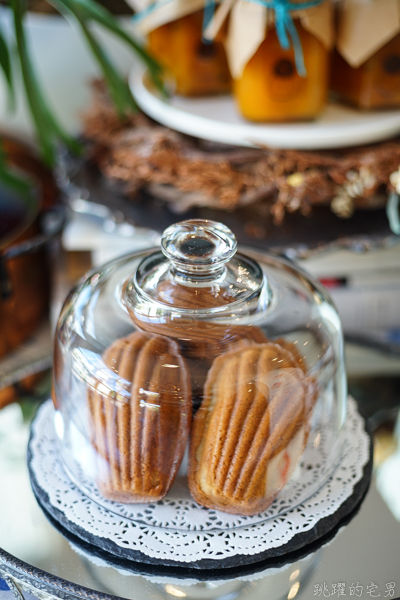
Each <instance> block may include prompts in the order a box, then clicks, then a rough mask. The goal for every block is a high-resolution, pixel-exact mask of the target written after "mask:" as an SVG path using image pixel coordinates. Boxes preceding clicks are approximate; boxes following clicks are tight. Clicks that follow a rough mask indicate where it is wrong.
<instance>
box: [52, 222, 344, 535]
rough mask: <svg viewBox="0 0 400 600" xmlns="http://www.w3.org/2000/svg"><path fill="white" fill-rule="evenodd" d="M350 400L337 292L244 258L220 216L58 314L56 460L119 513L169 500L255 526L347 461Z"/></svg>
mask: <svg viewBox="0 0 400 600" xmlns="http://www.w3.org/2000/svg"><path fill="white" fill-rule="evenodd" d="M346 397H347V394H346V379H345V371H344V362H343V339H342V332H341V326H340V321H339V318H338V315H337V312H336V309H335V307H334V306H333V304H332V301H331V300H330V298H329V296H328V295H327V292H326V291H325V290H324V289H323V288H322V287H321V286H320V285H319V284H318V283H317V282H315V281H314V280H312V279H311V278H310V277H309V276H308V275H307V274H306V273H305V272H303V271H302V270H301V269H299V268H298V267H296V266H294V265H293V264H291V263H290V262H288V261H287V260H284V259H281V258H277V257H275V256H269V255H267V254H264V253H262V252H255V251H254V252H253V251H251V252H250V251H249V252H247V253H246V254H244V253H239V252H237V253H236V241H235V238H234V236H233V234H232V233H231V231H230V230H229V229H228V228H226V227H225V226H224V225H222V224H219V223H215V222H213V221H205V220H191V221H184V222H182V223H178V224H176V225H173V226H171V227H169V228H168V229H167V230H166V231H165V232H164V235H163V238H162V247H161V250H158V249H156V250H153V251H144V252H137V253H134V254H131V255H128V256H124V257H122V258H120V259H117V260H114V261H113V262H110V263H108V264H106V265H105V266H104V267H102V268H100V269H98V270H95V271H92V272H91V273H90V274H89V276H88V277H87V279H85V280H84V281H82V282H81V283H80V284H79V285H78V286H77V287H76V289H75V290H73V291H72V292H71V294H70V296H69V297H68V298H67V300H66V302H65V305H64V307H63V309H62V312H61V315H60V319H59V323H58V327H57V332H56V338H55V356H54V385H53V399H54V403H55V407H56V430H57V433H58V436H59V442H60V444H59V446H60V455H61V458H62V460H63V463H64V465H65V468H66V470H67V472H68V473H69V475H70V477H71V478H72V479H73V481H74V482H75V483H76V484H77V485H78V486H79V487H80V488H81V489H82V490H83V491H84V492H85V493H86V494H87V495H89V496H91V497H93V498H94V499H95V500H96V501H97V502H100V503H101V502H102V499H104V498H105V499H108V500H110V499H111V500H115V501H116V504H115V506H114V509H113V510H115V511H116V512H117V513H118V512H119V511H122V514H124V516H125V517H126V512H127V511H126V506H124V504H121V503H125V504H126V503H146V502H152V503H154V502H155V501H158V500H160V499H162V498H164V499H165V500H164V501H166V500H167V499H168V497H171V496H170V495H171V494H172V498H174V502H175V503H176V501H177V498H178V497H179V496H180V495H182V494H183V496H185V497H188V498H190V495H189V493H190V494H191V497H192V498H193V499H194V501H195V502H196V503H197V504H198V505H200V506H203V507H207V508H210V509H216V510H220V511H223V512H226V513H231V514H235V515H236V514H238V515H251V516H254V515H257V518H258V517H259V519H261V520H264V519H266V518H268V515H267V514H266V513H265V512H263V511H265V510H266V509H267V508H268V507H269V506H270V504H271V502H272V501H273V500H274V499H275V498H276V497H277V496H278V494H279V492H280V491H281V490H282V489H283V488H286V489H289V490H291V489H292V488H291V487H290V486H294V487H293V490H295V492H293V493H294V499H293V502H294V505H296V504H298V503H300V502H303V501H304V500H305V499H306V498H308V497H310V495H311V494H312V493H314V492H315V491H316V490H317V489H319V488H320V487H321V486H322V485H323V484H324V482H325V481H326V479H327V478H328V477H329V476H330V474H331V473H332V471H333V469H334V468H335V466H336V465H337V463H338V460H339V457H340V451H341V430H342V427H343V424H344V421H345V417H346ZM186 453H187V456H186V458H187V459H188V460H186V458H185V460H183V459H184V456H185V454H186ZM310 461H311V462H313V464H315V465H317V467H318V468H317V470H315V472H314V471H313V472H312V476H311V475H310V468H311V467H310ZM178 471H179V476H178ZM302 478H303V479H304V478H305V479H306V480H307V483H306V485H301V486H299V485H298V482H299V481H300V480H302ZM178 480H179V485H178V483H177V481H178ZM288 486H289V487H288ZM296 486H297V487H296ZM279 510H280V509H279ZM279 510H278V513H279ZM281 510H282V511H285V510H287V505H286V506H285V505H282V506H281ZM215 527H217V528H218V522H216V525H215Z"/></svg>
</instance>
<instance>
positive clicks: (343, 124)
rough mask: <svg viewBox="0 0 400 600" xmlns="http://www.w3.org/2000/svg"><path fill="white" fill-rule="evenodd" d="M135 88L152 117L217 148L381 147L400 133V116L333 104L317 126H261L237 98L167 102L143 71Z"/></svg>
mask: <svg viewBox="0 0 400 600" xmlns="http://www.w3.org/2000/svg"><path fill="white" fill-rule="evenodd" d="M129 84H130V88H131V92H132V94H133V96H134V98H135V100H136V102H137V103H138V105H139V107H140V108H141V109H142V110H143V112H145V113H146V114H147V115H148V116H149V117H151V118H153V119H154V120H156V121H158V122H159V123H161V124H162V125H166V126H167V127H171V128H172V129H175V130H176V131H180V132H181V133H186V134H188V135H192V136H195V137H199V138H202V139H206V140H211V141H213V142H221V143H225V144H234V145H238V146H250V147H251V146H269V147H271V148H282V149H284V148H288V149H292V150H319V149H328V148H343V147H350V146H358V145H362V144H369V143H372V142H379V141H381V140H385V139H388V138H390V137H393V136H395V135H396V134H398V133H400V110H385V111H374V112H363V111H358V110H355V109H354V108H350V107H348V106H344V105H342V104H336V103H329V104H328V105H327V106H326V108H325V110H324V111H323V113H322V114H321V115H320V116H319V118H318V119H316V120H315V121H310V122H303V123H279V124H257V123H251V122H249V121H246V120H245V119H244V118H243V117H241V116H240V114H239V113H238V111H237V108H236V105H235V100H234V98H233V96H231V95H223V96H213V97H205V98H185V97H182V96H171V97H170V98H168V99H166V98H163V97H162V96H160V95H159V93H158V92H157V91H156V90H155V89H154V88H153V87H152V86H151V84H150V83H149V82H148V79H147V77H146V74H145V73H144V72H143V70H140V69H139V68H138V67H135V68H134V69H133V70H132V71H131V74H130V78H129Z"/></svg>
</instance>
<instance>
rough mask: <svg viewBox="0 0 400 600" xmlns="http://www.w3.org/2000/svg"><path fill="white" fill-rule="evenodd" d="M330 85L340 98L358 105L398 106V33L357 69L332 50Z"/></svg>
mask: <svg viewBox="0 0 400 600" xmlns="http://www.w3.org/2000/svg"><path fill="white" fill-rule="evenodd" d="M331 88H332V91H333V92H335V93H336V94H337V95H338V96H339V99H340V100H343V101H345V102H348V103H350V104H352V105H354V106H357V107H358V108H364V109H376V108H390V107H393V108H395V107H397V106H400V34H398V35H396V36H395V37H394V38H393V39H391V40H390V42H388V43H387V44H385V45H384V46H383V47H382V48H380V49H379V50H378V51H377V52H376V53H375V54H374V55H373V56H371V58H369V59H368V60H367V61H365V62H364V63H363V64H362V65H361V66H359V67H357V68H353V67H351V66H350V65H349V63H348V62H347V61H346V60H344V58H343V57H342V56H341V55H340V54H339V52H337V51H336V52H335V53H334V57H333V65H332V71H331Z"/></svg>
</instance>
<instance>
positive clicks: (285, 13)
mask: <svg viewBox="0 0 400 600" xmlns="http://www.w3.org/2000/svg"><path fill="white" fill-rule="evenodd" d="M324 1H325V0H308V1H307V2H299V3H297V2H292V1H291V0H246V2H252V3H253V4H258V5H260V6H264V7H265V8H271V9H272V10H274V11H275V30H276V34H277V36H278V40H279V44H280V46H281V48H283V50H289V48H290V47H291V46H293V49H294V60H295V65H296V70H297V73H298V74H299V75H300V77H307V70H306V67H305V64H304V55H303V48H302V46H301V41H300V36H299V34H298V32H297V29H296V25H295V24H294V22H293V18H292V15H291V14H290V13H291V12H292V11H293V10H306V9H307V8H313V7H314V6H318V5H319V4H322V2H324ZM214 11H215V0H206V3H205V6H204V18H203V31H205V29H206V28H207V27H208V25H209V24H210V22H211V20H212V18H213V17H214ZM203 42H205V43H207V42H208V43H210V40H206V39H204V38H203Z"/></svg>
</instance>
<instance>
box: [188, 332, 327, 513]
mask: <svg viewBox="0 0 400 600" xmlns="http://www.w3.org/2000/svg"><path fill="white" fill-rule="evenodd" d="M315 397H316V387H315V384H314V382H313V380H311V378H309V377H307V376H306V375H305V373H304V371H303V369H302V368H301V366H300V364H299V360H298V358H297V357H295V356H294V355H293V354H292V353H291V352H290V351H289V349H288V347H283V346H282V345H280V344H277V343H272V342H269V343H263V344H256V343H247V344H246V343H243V344H242V345H241V346H240V347H238V348H236V349H234V350H231V351H229V352H226V353H225V354H223V355H221V356H219V357H218V358H216V359H215V360H214V362H213V365H212V367H211V369H210V371H209V373H208V376H207V381H206V384H205V389H204V400H203V403H202V405H201V407H200V409H199V410H198V412H197V413H196V415H195V417H194V420H193V424H192V431H191V440H190V453H189V488H190V492H191V494H192V496H193V497H194V499H195V500H196V501H197V502H199V503H200V504H202V505H204V506H207V507H208V508H214V509H218V510H222V511H225V512H229V513H233V514H240V515H255V514H257V513H259V512H261V511H263V510H265V509H266V508H267V507H268V506H269V505H270V504H271V502H272V501H273V500H274V498H275V497H276V496H277V494H278V493H279V491H280V490H281V489H282V487H283V486H284V485H285V484H286V482H287V481H288V479H289V478H290V476H291V474H292V472H293V470H294V468H295V466H296V464H297V462H298V459H299V458H300V456H301V454H302V453H303V451H304V447H305V444H306V441H307V437H308V433H309V420H310V412H311V410H312V407H313V404H314V401H315Z"/></svg>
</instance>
